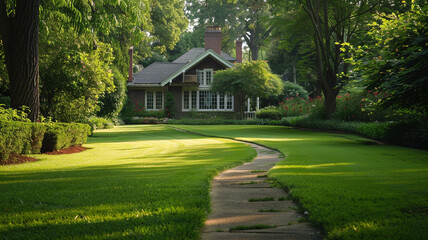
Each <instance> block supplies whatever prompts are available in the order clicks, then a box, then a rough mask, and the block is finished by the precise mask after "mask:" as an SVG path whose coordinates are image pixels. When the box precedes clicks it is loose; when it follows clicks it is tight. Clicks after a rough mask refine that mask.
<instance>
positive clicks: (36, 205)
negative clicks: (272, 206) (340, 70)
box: [0, 125, 256, 239]
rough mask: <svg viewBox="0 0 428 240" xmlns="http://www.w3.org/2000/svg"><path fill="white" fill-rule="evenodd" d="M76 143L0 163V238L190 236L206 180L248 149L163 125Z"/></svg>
mask: <svg viewBox="0 0 428 240" xmlns="http://www.w3.org/2000/svg"><path fill="white" fill-rule="evenodd" d="M84 146H85V147H87V148H90V149H89V150H87V151H85V152H81V153H76V154H70V155H56V156H47V155H34V157H37V158H41V161H39V162H34V163H25V164H22V165H9V166H0V193H1V194H0V196H1V197H0V239H198V237H199V232H200V229H201V227H202V226H203V224H204V220H205V218H206V216H207V213H208V212H209V210H210V197H209V191H210V181H211V179H212V178H213V177H214V176H215V175H216V173H217V172H218V171H220V170H223V169H225V168H229V167H232V166H236V165H239V164H242V163H243V162H244V161H249V160H251V159H253V157H254V156H255V154H256V153H255V151H254V150H253V149H252V148H250V147H248V146H246V145H245V144H242V143H236V142H234V141H230V140H225V139H215V138H207V137H201V136H196V135H192V134H188V133H184V132H179V131H176V130H173V129H171V128H169V127H167V126H163V125H151V126H148V125H145V126H136V125H134V126H121V127H116V128H114V129H111V130H101V131H97V132H96V133H95V134H94V137H91V138H89V139H88V143H87V144H85V145H84Z"/></svg>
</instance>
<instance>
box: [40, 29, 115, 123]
mask: <svg viewBox="0 0 428 240" xmlns="http://www.w3.org/2000/svg"><path fill="white" fill-rule="evenodd" d="M52 39H54V40H52ZM85 44H88V43H87V42H86V41H85V39H84V37H82V36H79V35H77V34H76V33H75V32H74V31H73V30H68V31H58V30H57V31H51V32H50V34H49V35H46V36H44V37H42V38H41V40H40V48H41V54H40V85H41V86H40V98H41V110H42V114H43V115H44V116H51V117H52V118H53V119H54V120H57V121H62V122H74V121H80V122H84V121H85V119H86V118H87V117H89V116H91V115H95V113H96V112H97V111H98V110H99V109H100V107H99V105H98V100H99V99H100V97H101V96H102V95H103V94H105V93H109V92H112V91H114V90H115V86H114V82H113V74H112V73H111V70H110V69H109V66H110V64H111V63H112V60H113V54H112V49H111V48H110V46H109V45H108V44H104V43H98V49H97V50H96V51H94V50H92V49H90V48H89V47H88V45H85ZM116 77H118V76H116ZM117 80H118V81H120V80H122V79H120V78H119V79H117ZM120 91H123V88H122V89H120ZM122 94H123V92H122ZM119 98H120V97H119ZM119 100H120V99H119Z"/></svg>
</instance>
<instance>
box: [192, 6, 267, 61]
mask: <svg viewBox="0 0 428 240" xmlns="http://www.w3.org/2000/svg"><path fill="white" fill-rule="evenodd" d="M187 10H188V14H187V15H188V17H189V19H191V20H193V21H196V22H197V23H198V25H199V26H202V27H205V26H210V25H215V26H221V27H222V32H223V41H222V49H226V50H230V49H234V42H235V40H236V38H237V37H243V38H244V40H245V42H246V43H247V45H248V47H249V48H250V51H251V58H252V60H257V59H259V50H260V48H261V47H262V46H264V45H265V41H266V39H267V38H268V37H269V36H270V32H271V31H272V27H271V25H270V22H269V21H268V19H269V5H268V4H267V2H266V1H262V0H239V1H237V0H210V1H207V0H203V1H201V0H189V1H188V6H187Z"/></svg>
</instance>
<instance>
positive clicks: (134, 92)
mask: <svg viewBox="0 0 428 240" xmlns="http://www.w3.org/2000/svg"><path fill="white" fill-rule="evenodd" d="M145 93H146V91H145V89H128V97H129V99H130V100H131V102H132V103H138V104H142V105H143V106H145V105H146V103H145V97H144V94H145Z"/></svg>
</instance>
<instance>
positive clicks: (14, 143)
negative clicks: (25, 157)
mask: <svg viewBox="0 0 428 240" xmlns="http://www.w3.org/2000/svg"><path fill="white" fill-rule="evenodd" d="M90 130H91V128H90V127H89V125H87V124H79V123H48V124H43V123H31V122H19V121H0V161H2V160H7V159H9V157H10V154H12V153H15V154H29V153H40V152H41V151H42V152H46V151H53V150H59V149H62V148H66V147H69V146H74V145H81V144H83V143H84V142H86V139H87V137H88V135H89V134H90V133H91V131H90Z"/></svg>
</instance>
